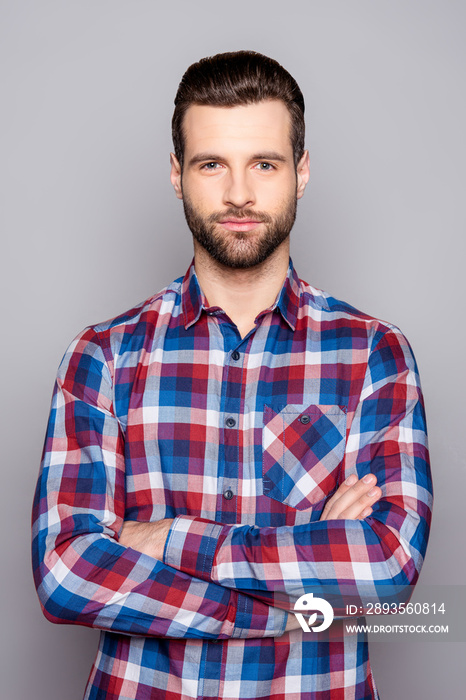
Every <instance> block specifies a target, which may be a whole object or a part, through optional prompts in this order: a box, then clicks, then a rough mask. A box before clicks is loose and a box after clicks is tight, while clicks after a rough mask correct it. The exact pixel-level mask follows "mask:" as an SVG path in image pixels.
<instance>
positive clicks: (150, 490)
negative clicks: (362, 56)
mask: <svg viewBox="0 0 466 700" xmlns="http://www.w3.org/2000/svg"><path fill="white" fill-rule="evenodd" d="M369 472H372V473H374V474H375V475H376V476H377V480H378V484H379V486H380V487H381V488H382V492H383V496H382V498H381V500H380V501H379V502H378V503H377V504H376V506H375V507H374V511H373V513H372V515H371V516H370V517H369V518H366V519H365V520H364V521H353V520H333V521H320V520H319V517H320V515H321V513H322V510H323V507H324V505H325V502H326V500H327V499H328V498H329V497H330V496H331V495H332V493H334V492H335V490H336V489H337V488H338V485H339V484H341V483H342V481H343V480H344V479H346V478H347V477H348V476H349V475H350V474H353V473H354V474H357V475H358V477H362V476H363V475H364V474H367V473H369ZM431 502H432V498H431V481H430V472H429V466H428V454H427V446H426V426H425V416H424V409H423V401H422V394H421V390H420V386H419V378H418V373H417V368H416V364H415V361H414V358H413V355H412V352H411V349H410V347H409V344H408V343H407V341H406V339H405V338H404V337H403V335H402V334H401V333H400V332H399V330H398V329H396V328H394V327H393V326H391V325H390V324H387V323H383V322H381V321H378V320H377V319H374V318H371V317H369V316H367V315H365V314H363V313H361V312H359V311H357V310H356V309H354V308H353V307H351V306H349V305H347V304H345V303H343V302H341V301H338V300H336V299H334V298H332V297H330V296H329V295H327V294H325V293H323V292H321V291H319V290H316V289H314V288H313V287H311V286H310V285H308V284H307V283H305V282H302V281H301V280H299V278H298V276H297V275H296V272H295V271H294V268H293V266H292V264H291V263H290V268H289V272H288V276H287V278H286V280H285V283H284V285H283V288H282V291H281V293H280V294H279V296H278V298H277V300H276V303H275V304H274V305H273V306H272V307H271V308H269V309H266V310H264V312H262V313H261V314H259V316H258V317H257V319H256V325H255V328H254V330H253V331H252V332H250V333H249V334H248V335H247V336H246V337H245V338H241V337H240V336H239V334H238V332H237V329H236V327H235V326H234V325H233V324H232V322H231V321H230V319H229V318H228V317H227V316H226V314H225V313H224V312H223V311H222V310H221V309H219V308H217V307H209V306H208V305H207V303H206V300H205V298H204V296H203V294H202V291H201V290H200V288H199V284H198V281H197V277H196V274H195V271H194V266H193V265H191V267H190V269H189V270H188V272H187V273H186V275H185V277H184V278H180V279H179V280H176V281H175V282H174V283H173V284H172V285H170V286H169V287H167V288H166V289H164V290H162V291H161V292H160V293H158V294H156V295H155V296H153V297H151V298H150V299H149V300H147V301H146V302H144V303H143V304H140V305H139V306H137V307H135V308H134V309H132V310H130V311H129V312H127V313H125V314H123V315H121V316H119V317H117V318H115V319H113V320H111V321H108V322H106V323H103V324H100V325H97V326H93V327H90V328H87V329H85V330H84V331H83V332H82V333H81V334H80V335H79V336H78V337H77V338H76V339H75V340H74V341H73V343H72V344H71V345H70V347H69V349H68V351H67V353H66V355H65V357H64V359H63V361H62V363H61V366H60V369H59V372H58V377H57V382H56V385H55V390H54V396H53V401H52V408H51V413H50V419H49V425H48V429H47V436H46V441H45V447H44V455H43V461H42V466H41V471H40V475H39V480H38V485H37V490H36V496H35V501H34V516H33V566H34V577H35V582H36V586H37V591H38V594H39V599H40V601H41V605H42V607H43V610H44V614H45V615H46V617H47V618H48V619H49V620H51V621H53V622H59V623H63V622H65V623H75V624H80V625H87V626H90V627H95V628H98V629H100V630H102V634H101V640H100V645H99V649H98V653H97V656H96V660H95V663H94V666H93V669H92V671H91V675H90V678H89V682H88V685H87V690H86V695H85V697H86V698H89V699H90V698H93V699H94V698H95V699H97V698H99V699H103V698H106V700H113V699H116V698H119V699H120V700H121V699H123V700H130V699H131V700H135V699H136V698H137V700H143V699H144V700H149V699H155V698H157V699H160V698H163V699H164V700H188V699H193V700H194V699H195V698H196V699H200V698H204V699H207V698H217V699H218V698H222V699H224V700H233V699H238V698H244V699H246V698H251V699H252V698H273V699H274V700H285V698H286V700H290V698H292V699H294V700H298V699H300V700H349V699H350V698H351V700H368V699H369V698H377V691H376V689H375V686H374V683H373V678H372V672H371V668H370V664H369V659H368V651H367V640H366V639H365V637H364V635H348V634H345V633H344V629H343V621H341V620H335V621H334V623H332V625H331V627H330V628H329V629H328V630H327V631H326V632H322V633H319V634H317V633H316V634H315V635H314V636H313V634H312V633H305V632H303V631H302V630H296V631H293V632H289V633H288V632H287V633H284V629H285V625H286V620H287V616H288V614H289V611H290V610H291V609H292V608H293V605H294V602H295V601H296V599H297V598H298V597H299V596H301V595H302V594H303V593H304V592H309V591H310V590H312V589H316V590H319V589H320V590H323V589H324V590H325V587H328V590H330V589H332V590H335V589H336V590H337V591H343V590H344V589H345V588H348V589H349V590H350V592H351V595H353V594H361V595H363V593H364V591H367V590H369V591H371V592H372V593H373V594H374V595H378V590H379V588H380V587H382V586H383V587H386V588H388V589H389V591H390V590H392V589H393V590H395V588H396V589H397V590H399V589H400V588H401V589H404V588H407V587H409V586H410V585H412V584H414V583H415V582H416V580H417V577H418V574H419V570H420V567H421V565H422V561H423V556H424V553H425V548H426V544H427V537H428V528H429V522H430V508H431ZM162 518H174V522H173V525H172V527H171V529H170V533H169V537H168V539H167V542H166V546H165V551H164V560H163V562H160V561H156V560H154V559H152V558H151V557H149V556H147V555H145V554H140V553H138V552H137V551H135V550H133V549H130V548H126V547H123V546H122V545H120V544H119V542H118V539H119V533H120V532H121V528H122V524H123V521H124V520H128V519H130V520H140V521H154V520H159V519H162Z"/></svg>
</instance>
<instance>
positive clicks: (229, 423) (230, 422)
mask: <svg viewBox="0 0 466 700" xmlns="http://www.w3.org/2000/svg"><path fill="white" fill-rule="evenodd" d="M225 423H226V426H227V428H234V427H235V425H236V421H235V419H234V418H227V419H226V421H225Z"/></svg>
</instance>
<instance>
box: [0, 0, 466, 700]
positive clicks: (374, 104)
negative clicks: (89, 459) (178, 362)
mask: <svg viewBox="0 0 466 700" xmlns="http://www.w3.org/2000/svg"><path fill="white" fill-rule="evenodd" d="M465 21H466V9H465V4H464V2H462V1H461V0H458V1H455V0H437V1H435V2H433V1H429V0H427V1H426V0H419V1H416V0H390V1H389V0H386V1H384V0H379V1H376V0H372V1H371V0H353V1H348V0H338V1H337V0H325V1H324V0H322V1H313V0H294V2H286V3H284V2H276V1H271V0H269V1H268V2H263V1H262V0H256V1H254V0H247V1H244V0H235V2H234V3H220V2H218V1H216V2H212V1H207V2H199V1H198V2H180V1H178V2H176V3H175V2H168V3H167V2H163V3H162V2H156V0H79V1H78V0H76V1H75V2H71V1H69V2H66V1H65V0H63V1H61V2H60V1H58V0H40V1H39V0H2V1H1V2H0V27H1V29H0V32H1V35H0V52H1V55H0V65H1V71H2V77H1V80H2V84H1V92H0V95H1V99H2V107H1V112H0V119H1V129H0V139H1V142H0V148H1V151H0V152H1V156H0V160H1V164H2V168H1V170H2V173H1V183H0V191H1V195H2V209H1V217H2V218H1V226H2V256H1V262H2V275H1V282H2V285H3V293H2V304H3V309H2V327H3V338H2V342H1V351H2V360H1V368H2V380H1V385H2V390H3V399H2V420H1V426H2V431H4V435H3V436H2V446H3V467H2V496H3V497H2V506H1V517H2V525H1V531H2V558H1V562H2V564H1V565H2V571H1V573H2V576H1V585H2V595H1V604H2V613H1V635H2V649H1V654H0V656H1V662H2V664H4V668H2V670H1V673H0V684H1V687H0V691H1V697H2V698H8V699H12V700H26V699H28V698H30V697H34V698H35V700H78V699H79V698H81V696H82V692H83V688H84V685H85V681H86V678H87V674H88V671H89V668H90V664H91V660H92V658H93V655H94V652H95V649H96V645H97V637H98V633H97V632H96V631H94V630H87V629H82V628H77V627H58V626H53V625H50V624H49V623H48V622H47V621H46V620H45V618H43V617H42V616H41V613H40V610H39V605H38V602H37V599H36V597H35V592H34V589H33V585H32V576H31V571H30V563H29V537H30V535H29V522H30V508H31V501H32V495H33V490H34V486H35V480H36V478H37V471H38V464H39V458H40V452H41V448H42V442H43V436H44V431H45V425H46V419H47V414H48V410H49V404H50V396H51V390H52V385H53V380H54V376H55V372H56V368H57V365H58V363H59V361H60V359H61V356H62V354H63V352H64V350H65V348H66V346H67V345H68V343H69V342H70V341H71V339H72V338H73V337H74V336H75V335H76V333H78V332H79V331H80V330H81V329H82V328H83V327H84V326H86V325H88V324H90V323H93V322H98V321H101V320H104V319H106V318H108V317H111V316H113V315H116V314H117V313H119V312H121V311H123V310H124V309H126V308H129V307H131V306H132V305H133V304H134V303H136V302H138V301H140V300H142V299H144V298H146V297H148V296H149V295H150V294H152V293H153V292H155V291H157V290H158V289H160V288H161V287H162V286H164V285H165V284H167V283H169V282H170V281H171V280H172V279H174V278H175V277H178V276H179V275H181V274H183V273H184V272H185V269H186V268H187V266H188V264H189V262H190V259H191V256H192V245H191V237H190V234H189V231H187V229H186V226H185V223H184V220H183V214H182V208H181V205H180V202H179V201H178V200H177V199H176V198H175V196H174V194H173V192H172V189H171V185H170V183H169V178H168V173H169V160H168V153H169V150H170V149H171V142H170V118H171V112H172V102H173V97H174V94H175V91H176V87H177V85H178V82H179V79H180V78H181V75H182V73H183V72H184V70H185V69H186V67H187V66H188V65H189V64H190V63H191V62H193V61H195V60H197V59H198V58H200V57H202V56H205V55H208V54H213V53H216V52H219V51H226V50H237V49H241V48H252V49H255V50H258V51H262V52H264V53H266V54H269V55H271V56H273V57H274V58H276V59H278V60H279V61H280V62H282V63H283V64H284V65H285V67H287V68H288V70H290V72H291V73H292V74H293V75H294V76H295V77H296V78H297V80H298V82H299V83H300V85H301V88H302V90H303V92H304V95H305V98H306V104H307V125H308V134H307V146H308V148H309V149H310V153H311V163H312V176H311V181H310V184H309V187H308V191H307V192H306V194H305V197H304V199H303V200H301V202H300V204H299V210H298V221H297V224H296V227H295V230H294V232H293V234H292V238H293V243H292V251H293V254H294V260H295V264H296V265H297V268H298V271H299V273H300V275H301V277H303V278H304V279H306V280H307V281H309V282H311V283H312V284H314V285H315V286H319V287H322V288H324V289H326V290H327V291H330V292H331V293H333V294H334V295H335V296H338V297H341V298H343V299H345V300H347V301H349V302H351V303H352V304H354V305H355V306H358V307H360V308H362V309H364V310H365V311H367V312H369V313H371V314H373V315H376V316H378V317H381V318H383V319H387V320H390V321H392V322H393V323H396V324H397V325H399V326H400V327H401V328H402V330H403V331H404V332H405V333H406V335H407V336H408V338H409V339H410V341H411V343H412V345H413V347H414V350H415V354H416V356H417V359H418V363H419V366H420V370H421V376H422V380H423V388H424V392H425V397H426V403H427V408H428V420H429V429H430V443H431V456H432V464H433V471H434V475H435V486H436V509H435V516H434V521H433V530H432V536H431V542H430V547H429V550H428V556H427V559H426V563H425V567H424V570H423V572H422V576H421V581H422V582H423V583H424V584H437V585H444V586H445V587H447V586H448V585H450V584H464V583H466V564H465V556H464V554H465V549H464V535H463V533H464V515H463V503H464V493H465V486H466V478H465V460H464V456H463V444H464V438H463V435H464V418H463V416H464V405H463V399H464V389H465V379H464V371H463V363H464V345H465V332H464V325H465V324H464V320H463V313H464V312H463V303H462V302H463V290H464V273H463V272H462V270H463V268H464V258H465V244H464V236H465V212H464V197H465V191H466V188H465V184H466V183H465V179H466V178H465V170H466V145H465V137H464V127H465V124H466V100H465V95H464V74H465V41H464V28H465ZM464 653H465V645H464V644H459V643H446V642H440V641H439V642H431V643H429V644H426V643H419V642H410V641H409V640H404V641H400V642H399V643H383V642H382V643H377V644H374V646H373V649H372V661H373V666H374V669H375V675H376V680H377V682H378V685H379V688H380V691H381V695H382V698H383V700H403V699H404V698H423V700H438V698H439V697H442V696H444V697H454V696H456V697H459V696H460V694H461V691H460V688H462V687H463V686H462V681H463V678H462V676H463V668H464Z"/></svg>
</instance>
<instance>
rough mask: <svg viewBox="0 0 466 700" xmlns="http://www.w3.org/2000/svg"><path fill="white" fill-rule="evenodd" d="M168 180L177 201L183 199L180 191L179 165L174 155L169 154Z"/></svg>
mask: <svg viewBox="0 0 466 700" xmlns="http://www.w3.org/2000/svg"><path fill="white" fill-rule="evenodd" d="M170 164H171V170H170V180H171V183H172V185H173V188H174V190H175V194H176V196H177V197H178V199H183V190H182V189H181V165H180V163H179V161H178V158H177V157H176V156H175V154H174V153H170Z"/></svg>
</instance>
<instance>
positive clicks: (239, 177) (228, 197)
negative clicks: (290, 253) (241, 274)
mask: <svg viewBox="0 0 466 700" xmlns="http://www.w3.org/2000/svg"><path fill="white" fill-rule="evenodd" d="M290 120H291V118H290V114H289V112H288V109H287V108H286V106H285V104H284V103H283V102H281V101H279V100H268V101H264V102H259V103H257V104H252V105H247V106H238V107H231V108H225V107H209V106H200V105H192V106H191V107H189V108H188V110H187V112H186V115H185V118H184V122H183V126H184V133H185V153H184V168H183V173H182V174H181V169H180V166H179V164H178V161H177V160H176V158H175V156H173V154H172V173H171V179H172V183H173V185H174V187H175V191H176V194H177V196H178V197H179V198H180V199H182V200H183V205H184V211H185V215H186V221H187V223H188V226H189V228H190V229H191V231H192V234H193V236H194V239H195V241H197V243H198V244H199V245H201V246H202V247H203V248H204V249H205V250H206V251H207V252H208V253H209V255H210V256H211V257H212V258H214V260H216V261H217V262H219V263H221V264H222V265H224V266H226V267H229V268H236V269H241V268H242V269H245V268H250V267H253V266H255V265H258V264H260V263H262V262H264V260H266V259H267V258H268V257H269V256H270V255H271V254H272V253H273V252H274V251H275V250H276V249H277V248H278V247H279V246H280V245H281V244H283V243H284V242H285V241H287V239H288V236H289V233H290V231H291V228H292V226H293V223H294V220H295V216H296V203H297V199H298V198H299V197H301V196H302V194H303V193H304V188H305V186H306V183H307V180H308V176H309V160H308V159H309V157H308V154H307V153H305V154H304V156H303V158H302V159H301V161H300V163H299V164H298V168H297V169H295V166H294V162H293V149H292V146H291V141H290ZM195 245H196V244H195Z"/></svg>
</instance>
